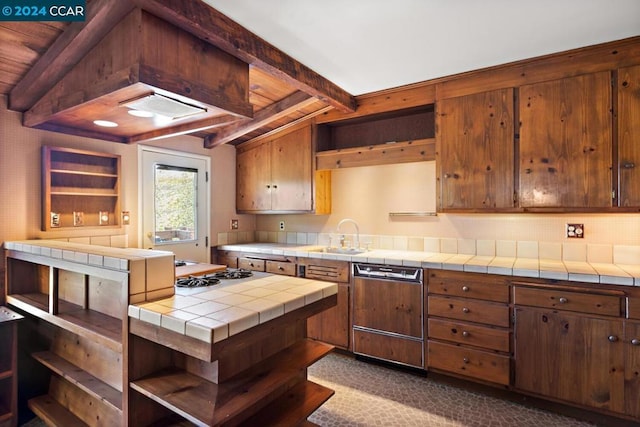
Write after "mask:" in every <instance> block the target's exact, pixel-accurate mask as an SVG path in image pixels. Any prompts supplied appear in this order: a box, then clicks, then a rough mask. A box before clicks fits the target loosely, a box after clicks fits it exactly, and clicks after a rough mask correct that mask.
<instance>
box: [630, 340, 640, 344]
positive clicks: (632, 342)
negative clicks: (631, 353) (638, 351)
mask: <svg viewBox="0 0 640 427" xmlns="http://www.w3.org/2000/svg"><path fill="white" fill-rule="evenodd" d="M631 345H640V340H639V339H638V338H634V339H632V340H631Z"/></svg>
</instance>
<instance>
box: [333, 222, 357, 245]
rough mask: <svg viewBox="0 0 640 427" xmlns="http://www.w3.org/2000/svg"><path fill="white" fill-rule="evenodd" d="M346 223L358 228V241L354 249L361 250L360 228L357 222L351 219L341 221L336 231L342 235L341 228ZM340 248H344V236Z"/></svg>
mask: <svg viewBox="0 0 640 427" xmlns="http://www.w3.org/2000/svg"><path fill="white" fill-rule="evenodd" d="M345 222H350V223H352V224H353V225H354V226H355V227H356V241H355V247H354V249H359V248H360V227H358V223H357V222H356V221H355V220H353V219H351V218H345V219H343V220H342V221H340V222H339V223H338V227H336V231H337V232H338V234H340V227H341V226H342V224H344V223H345ZM340 246H341V247H344V235H343V236H341V237H340Z"/></svg>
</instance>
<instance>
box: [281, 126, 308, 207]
mask: <svg viewBox="0 0 640 427" xmlns="http://www.w3.org/2000/svg"><path fill="white" fill-rule="evenodd" d="M271 182H272V189H271V204H272V205H271V207H272V209H273V210H276V211H286V210H294V211H311V210H312V209H313V199H312V195H311V191H312V187H313V167H312V150H311V127H310V126H306V127H303V128H302V129H299V130H296V131H293V132H290V133H287V134H285V135H283V136H281V137H279V138H276V139H274V140H273V141H272V142H271Z"/></svg>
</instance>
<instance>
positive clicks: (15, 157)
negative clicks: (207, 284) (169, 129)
mask: <svg viewBox="0 0 640 427" xmlns="http://www.w3.org/2000/svg"><path fill="white" fill-rule="evenodd" d="M6 105H7V99H6V97H0V243H1V242H4V241H7V240H22V239H40V238H64V237H83V236H87V235H108V234H125V233H126V234H128V235H129V246H131V247H137V245H138V220H139V212H138V147H137V145H135V144H134V145H127V144H118V143H114V142H107V141H101V140H95V139H88V138H81V137H75V136H69V135H63V134H59V133H55V132H48V131H41V130H34V129H29V128H25V127H23V126H22V124H21V120H22V114H20V113H17V112H14V111H9V110H7V108H6ZM144 144H145V145H153V146H158V147H164V148H170V149H175V150H181V151H186V152H189V153H196V154H201V155H206V156H210V157H211V168H212V171H211V181H212V185H211V200H212V201H213V202H212V209H211V211H212V212H211V214H212V215H211V216H212V219H211V236H216V235H217V233H218V232H222V231H228V229H229V221H230V219H231V218H239V219H240V227H241V228H240V230H241V231H242V230H247V231H249V230H253V229H254V226H255V220H254V216H252V215H248V216H246V215H245V216H243V215H235V148H234V147H231V146H221V147H218V148H215V149H213V150H208V149H204V148H203V141H202V139H201V138H194V137H190V136H180V137H173V138H167V139H161V140H158V141H150V142H144ZM42 145H55V146H62V147H71V148H80V149H86V150H94V151H101V152H107V153H114V154H120V155H121V156H122V186H121V188H122V203H121V205H122V206H121V207H122V209H123V210H128V211H130V212H131V216H132V218H131V219H132V221H131V225H128V226H123V227H122V228H121V229H117V230H114V229H100V228H91V229H82V228H79V229H77V230H76V229H73V230H56V231H51V232H44V231H41V230H40V215H41V212H40V210H41V199H40V198H41V195H40V186H41V183H40V179H41V158H40V148H41V146H42ZM213 243H214V244H215V237H213Z"/></svg>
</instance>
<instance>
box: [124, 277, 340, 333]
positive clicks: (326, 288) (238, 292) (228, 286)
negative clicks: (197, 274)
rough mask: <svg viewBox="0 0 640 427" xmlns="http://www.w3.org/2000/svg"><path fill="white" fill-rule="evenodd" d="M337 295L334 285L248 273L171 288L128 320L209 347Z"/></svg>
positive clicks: (136, 308)
mask: <svg viewBox="0 0 640 427" xmlns="http://www.w3.org/2000/svg"><path fill="white" fill-rule="evenodd" d="M337 292H338V285H337V284H336V283H330V282H322V281H318V280H310V279H302V278H298V277H289V276H278V275H271V274H267V273H254V275H253V276H252V277H250V278H247V279H239V280H226V281H224V283H221V284H219V285H213V286H209V287H200V288H176V294H175V295H173V296H172V297H170V298H165V299H160V300H157V301H153V302H146V303H140V304H131V305H129V317H132V318H135V319H139V320H141V321H144V322H148V323H151V324H153V325H156V326H160V327H162V328H165V329H169V330H171V331H173V332H176V333H179V334H183V335H186V336H189V337H192V338H195V339H198V340H200V341H204V342H207V343H211V344H213V343H216V342H219V341H221V340H223V339H225V338H228V337H230V336H232V335H235V334H237V333H239V332H242V331H244V330H247V329H249V328H252V327H254V326H257V325H259V324H262V323H265V322H268V321H269V320H272V319H274V318H276V317H279V316H282V315H284V314H286V313H289V312H290V311H293V310H296V309H299V308H302V307H304V306H305V305H309V304H311V303H314V302H316V301H319V300H321V299H322V298H326V297H328V296H331V295H334V294H337Z"/></svg>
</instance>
